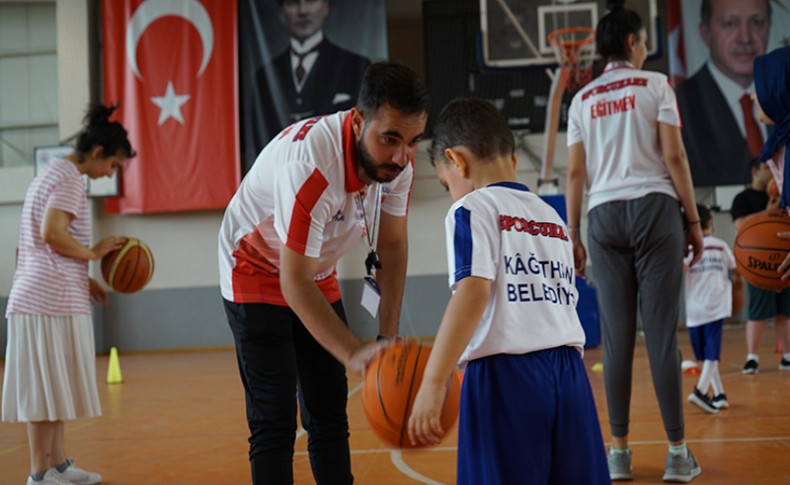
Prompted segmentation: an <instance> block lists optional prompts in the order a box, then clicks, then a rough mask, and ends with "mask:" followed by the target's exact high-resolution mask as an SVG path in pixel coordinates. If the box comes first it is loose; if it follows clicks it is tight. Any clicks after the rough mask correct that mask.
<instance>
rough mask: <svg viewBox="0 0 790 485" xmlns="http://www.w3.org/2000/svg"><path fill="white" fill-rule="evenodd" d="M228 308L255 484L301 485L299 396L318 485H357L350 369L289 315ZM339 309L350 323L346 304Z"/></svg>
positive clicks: (253, 306) (280, 309) (276, 309)
mask: <svg viewBox="0 0 790 485" xmlns="http://www.w3.org/2000/svg"><path fill="white" fill-rule="evenodd" d="M223 301H224V303H225V314H226V315H227V317H228V323H229V324H230V328H231V330H232V331H233V338H234V340H235V343H236V358H237V361H238V365H239V373H240V375H241V382H242V384H243V386H244V394H245V396H246V401H247V423H248V424H249V428H250V438H249V442H250V465H251V467H252V480H253V483H254V484H256V485H260V484H277V485H279V484H291V483H293V455H294V440H295V437H296V400H297V389H298V398H299V406H300V412H301V419H302V426H303V427H304V429H305V430H306V431H307V436H308V441H307V450H308V453H309V455H310V465H311V467H312V470H313V477H314V478H315V480H316V483H318V484H320V485H324V484H338V485H340V484H343V485H346V484H350V483H353V481H354V478H353V476H352V475H351V458H350V452H349V444H348V437H349V433H348V417H347V415H346V401H347V399H348V381H347V379H346V371H345V367H344V366H343V365H342V364H341V363H340V362H338V361H337V359H335V358H334V357H333V356H332V355H331V354H330V353H329V352H327V351H326V350H325V349H324V348H323V347H321V345H320V344H319V343H318V342H317V341H316V340H315V339H314V338H313V337H312V335H310V333H309V332H308V331H307V329H306V328H305V327H304V325H303V324H302V322H301V320H299V317H297V316H296V314H295V313H294V312H293V310H291V309H290V308H289V307H284V306H277V305H268V304H265V303H233V302H231V301H228V300H224V299H223ZM332 307H333V308H334V310H335V312H336V313H337V314H338V316H339V317H340V318H341V320H343V321H344V322H345V321H346V316H345V311H344V309H343V303H342V301H340V300H338V301H337V302H335V303H333V304H332Z"/></svg>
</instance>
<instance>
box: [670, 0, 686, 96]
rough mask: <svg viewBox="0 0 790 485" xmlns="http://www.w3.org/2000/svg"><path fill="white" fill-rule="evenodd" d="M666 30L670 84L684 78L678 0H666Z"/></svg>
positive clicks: (681, 30)
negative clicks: (667, 34) (667, 32)
mask: <svg viewBox="0 0 790 485" xmlns="http://www.w3.org/2000/svg"><path fill="white" fill-rule="evenodd" d="M667 23H668V24H669V25H668V26H667V30H668V31H669V38H668V43H669V46H668V49H667V51H668V52H669V75H670V78H671V80H672V86H674V87H676V88H677V87H678V85H679V84H680V83H682V82H683V81H685V80H686V46H685V44H684V42H683V10H682V7H681V2H680V0H667Z"/></svg>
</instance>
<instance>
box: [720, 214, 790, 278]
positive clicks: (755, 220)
mask: <svg viewBox="0 0 790 485" xmlns="http://www.w3.org/2000/svg"><path fill="white" fill-rule="evenodd" d="M784 231H790V217H788V216H787V213H786V212H784V211H775V212H768V213H765V214H760V215H757V216H754V217H752V218H751V219H749V220H747V221H746V223H745V224H744V225H743V226H741V228H740V230H739V231H738V235H737V236H735V245H734V247H733V254H734V255H735V262H736V263H737V266H738V272H739V273H740V274H741V276H743V277H744V279H745V280H746V281H748V282H749V283H751V284H752V285H754V286H756V287H758V288H762V289H764V290H774V291H775V290H781V289H783V288H787V287H790V281H785V280H782V279H781V276H782V274H781V273H779V272H778V271H777V269H778V268H779V265H780V264H782V262H783V261H784V259H785V256H787V253H788V251H790V239H781V238H779V237H777V235H776V234H777V233H779V232H784Z"/></svg>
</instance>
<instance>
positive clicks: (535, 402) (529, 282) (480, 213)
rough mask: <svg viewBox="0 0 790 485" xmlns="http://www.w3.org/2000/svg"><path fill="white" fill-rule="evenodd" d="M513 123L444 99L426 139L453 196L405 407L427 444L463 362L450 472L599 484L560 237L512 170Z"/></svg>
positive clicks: (598, 440) (569, 258)
mask: <svg viewBox="0 0 790 485" xmlns="http://www.w3.org/2000/svg"><path fill="white" fill-rule="evenodd" d="M514 145H515V144H514V140H513V134H512V133H511V131H510V128H509V127H508V124H507V121H506V120H505V119H504V117H503V116H502V115H501V113H500V112H499V111H497V109H496V108H495V107H494V106H493V105H491V104H490V103H488V102H486V101H484V100H481V99H477V98H461V99H456V100H455V101H453V102H451V103H450V104H448V105H447V107H446V108H445V109H444V110H443V111H442V114H441V115H440V116H439V118H438V120H437V121H436V123H435V127H434V138H433V142H432V144H431V148H430V150H429V153H430V157H431V163H432V164H433V165H434V166H435V167H436V173H437V175H438V177H439V181H440V183H441V184H442V185H443V186H444V187H446V188H448V189H449V191H450V194H451V195H452V197H453V199H454V200H455V203H454V204H453V205H452V206H451V207H450V210H449V212H448V214H447V217H446V218H445V227H446V234H447V252H448V262H449V268H450V287H451V289H452V290H453V295H452V297H451V298H450V302H449V303H448V305H447V309H446V311H445V314H444V317H443V319H442V322H441V325H440V327H439V332H438V335H437V336H436V341H435V342H434V345H433V349H432V351H431V356H430V358H429V360H428V363H427V366H426V368H425V373H424V375H423V380H422V385H421V386H420V389H419V391H418V392H417V396H416V398H415V401H414V406H413V409H412V414H411V416H410V418H409V423H408V431H409V438H410V439H411V441H412V443H417V442H420V443H429V444H436V443H438V442H439V441H440V439H441V437H442V436H443V435H444V432H445V430H443V429H442V428H441V424H440V421H439V417H440V413H441V409H442V403H443V401H444V399H445V396H446V393H447V388H446V386H447V380H448V377H449V376H450V374H451V372H452V370H453V366H454V365H455V364H456V362H458V363H459V364H462V365H463V364H466V365H467V367H466V372H465V373H464V382H463V386H462V389H461V413H460V418H459V424H458V428H459V430H458V465H457V467H458V468H457V470H458V473H457V483H458V484H475V485H478V484H485V483H496V484H519V485H523V484H549V483H585V484H603V483H606V484H609V483H611V482H610V480H609V471H608V467H607V462H606V453H605V451H604V446H603V438H602V437H601V428H600V424H599V422H598V413H597V412H596V409H595V402H594V400H593V395H592V390H591V388H590V383H589V380H588V378H587V374H586V371H585V368H584V363H583V361H582V352H583V347H584V340H585V337H584V331H583V329H582V326H581V323H580V321H579V318H578V316H577V314H576V300H577V291H576V287H575V286H574V278H575V274H574V267H573V253H572V244H571V241H570V239H569V237H568V230H567V227H566V226H565V224H564V223H563V221H562V219H561V218H560V216H559V215H558V214H557V212H556V211H555V210H554V209H553V208H551V207H550V206H549V205H548V204H547V203H546V202H544V201H543V200H542V199H541V198H540V197H538V196H537V195H535V194H533V193H531V192H530V191H529V189H528V188H527V187H526V186H525V185H522V184H520V183H519V182H518V181H517V179H516V172H515V165H516V158H515V155H514Z"/></svg>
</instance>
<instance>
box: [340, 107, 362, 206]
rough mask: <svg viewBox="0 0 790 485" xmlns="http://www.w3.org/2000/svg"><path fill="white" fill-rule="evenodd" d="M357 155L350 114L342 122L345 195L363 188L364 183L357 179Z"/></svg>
mask: <svg viewBox="0 0 790 485" xmlns="http://www.w3.org/2000/svg"><path fill="white" fill-rule="evenodd" d="M358 157H359V154H358V153H357V138H356V136H354V126H353V125H352V124H351V113H349V114H348V115H347V116H346V119H345V120H343V162H344V163H343V165H344V166H345V169H346V193H348V194H351V193H354V192H359V191H360V190H362V189H363V188H364V187H365V182H363V181H362V179H360V178H359V174H358V173H357V167H359V160H358Z"/></svg>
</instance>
